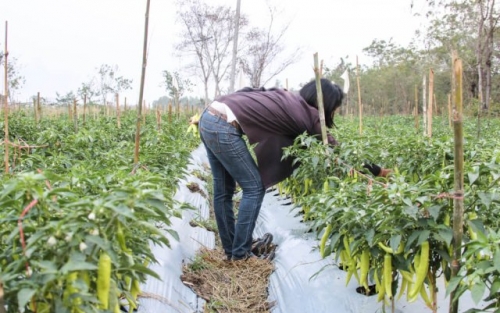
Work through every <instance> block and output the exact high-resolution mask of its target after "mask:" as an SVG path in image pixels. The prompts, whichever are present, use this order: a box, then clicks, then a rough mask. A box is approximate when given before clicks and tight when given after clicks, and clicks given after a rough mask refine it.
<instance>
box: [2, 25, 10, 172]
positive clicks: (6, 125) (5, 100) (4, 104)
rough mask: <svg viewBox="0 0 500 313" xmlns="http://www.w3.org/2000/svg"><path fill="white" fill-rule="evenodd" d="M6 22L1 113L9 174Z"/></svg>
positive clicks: (6, 164) (6, 27)
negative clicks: (3, 88) (2, 115)
mask: <svg viewBox="0 0 500 313" xmlns="http://www.w3.org/2000/svg"><path fill="white" fill-rule="evenodd" d="M8 26H9V25H8V22H7V21H5V50H4V51H5V52H4V54H3V56H4V59H5V61H4V68H5V78H4V83H5V86H4V87H5V92H4V96H3V113H4V116H5V117H4V121H3V123H4V125H3V126H4V133H5V139H4V142H5V145H4V147H5V148H4V151H5V153H4V156H3V157H4V163H5V174H8V173H9V103H8V100H7V98H8V93H9V87H8V86H9V84H8V76H7V69H8V67H7V58H8V56H9V51H8V50H7V34H8Z"/></svg>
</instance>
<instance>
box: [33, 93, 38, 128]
mask: <svg viewBox="0 0 500 313" xmlns="http://www.w3.org/2000/svg"><path fill="white" fill-rule="evenodd" d="M33 113H35V125H36V126H38V111H37V107H36V99H35V98H33Z"/></svg>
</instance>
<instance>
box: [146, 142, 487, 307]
mask: <svg viewBox="0 0 500 313" xmlns="http://www.w3.org/2000/svg"><path fill="white" fill-rule="evenodd" d="M191 159H192V164H191V165H190V166H189V168H188V173H191V171H192V170H193V169H198V170H202V171H204V164H205V166H206V164H208V160H207V156H206V152H205V149H204V147H203V146H200V147H198V148H197V149H196V150H195V151H194V152H193V153H192V155H191ZM187 182H197V183H198V184H199V185H200V188H202V189H203V190H204V191H205V192H207V191H206V190H205V189H206V186H205V184H204V182H203V181H200V180H199V179H197V178H196V177H194V176H188V177H187V178H186V179H185V181H182V182H181V183H180V184H179V190H178V192H177V195H176V199H177V200H179V201H181V202H187V203H190V204H191V205H192V206H194V207H196V208H198V210H197V211H196V212H191V211H186V212H184V214H183V218H182V220H181V219H176V220H174V223H173V225H172V227H173V229H174V230H176V231H177V232H178V233H179V236H180V241H179V242H175V241H172V248H171V249H169V248H158V247H154V249H155V251H154V252H155V256H156V257H157V258H158V259H159V260H160V264H159V265H155V266H151V269H152V270H154V271H156V272H157V273H158V274H159V275H160V276H161V277H162V281H158V280H156V279H153V278H150V279H149V280H148V281H147V282H146V284H145V285H143V286H142V289H143V291H144V292H145V297H141V298H140V307H139V312H147V313H149V312H166V313H169V312H182V313H184V312H190V313H197V312H203V305H204V300H202V299H200V298H198V297H197V296H196V295H195V294H194V293H193V292H192V291H191V290H190V289H189V288H187V287H186V286H185V285H183V284H182V282H181V280H180V275H181V274H182V264H183V262H189V260H190V259H192V258H193V257H194V255H195V252H196V250H197V249H199V248H200V247H201V246H202V245H203V246H207V247H213V246H214V234H213V233H210V232H207V231H206V230H204V229H201V228H197V227H194V228H193V227H191V226H189V221H190V220H191V219H192V218H197V217H202V218H208V203H207V200H206V199H205V198H204V197H202V196H201V195H200V194H198V193H191V191H189V190H188V189H187V188H186V187H185V185H186V183H187ZM299 211H300V208H298V207H294V206H293V204H290V200H287V199H283V198H281V197H280V196H278V195H277V191H270V192H268V193H266V196H265V198H264V201H263V204H262V208H261V211H260V214H259V218H258V220H257V225H256V228H255V231H254V238H256V237H262V235H263V234H265V233H267V232H269V233H272V234H273V236H274V239H273V243H275V244H277V245H278V248H277V250H276V257H275V259H274V261H273V262H274V265H275V271H274V272H273V273H272V274H271V276H270V283H269V301H273V302H275V306H274V307H273V309H272V313H332V312H335V313H351V312H352V313H378V312H384V309H385V312H391V309H392V308H391V306H390V304H389V303H387V304H385V308H384V307H383V306H384V304H383V303H382V302H377V296H376V295H375V296H369V297H368V296H365V295H361V294H359V293H357V292H356V288H357V287H358V284H357V281H356V279H355V278H354V277H353V278H352V279H351V281H350V282H349V284H347V286H346V284H345V281H346V275H347V273H346V272H344V271H342V270H341V269H339V268H338V267H337V266H336V265H335V261H334V258H333V257H328V258H326V259H321V257H320V254H319V251H318V249H317V247H318V243H319V238H317V235H316V234H315V233H314V232H308V229H309V228H308V226H307V224H306V223H302V222H301V216H299V215H297V213H298V212H299ZM438 288H439V292H438V300H437V303H438V310H437V312H440V313H445V312H448V308H449V297H447V298H445V297H444V295H445V290H446V288H445V286H444V283H443V281H442V279H439V283H438ZM483 305H484V303H480V304H478V305H477V306H476V307H482V306H483ZM472 307H474V305H473V302H472V299H471V297H470V293H465V294H464V295H462V296H461V297H460V309H459V312H465V311H466V310H467V309H469V308H472ZM394 312H397V313H403V312H404V313H423V312H431V310H430V309H429V308H427V307H426V305H425V303H424V302H423V300H422V299H420V298H419V299H418V300H416V301H415V302H412V303H409V302H408V301H406V295H403V296H402V297H401V299H399V300H398V301H396V302H395V308H394ZM249 313H251V312H249Z"/></svg>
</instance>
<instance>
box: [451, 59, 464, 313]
mask: <svg viewBox="0 0 500 313" xmlns="http://www.w3.org/2000/svg"><path fill="white" fill-rule="evenodd" d="M452 86H453V133H454V141H455V151H454V152H455V170H454V172H455V184H454V189H455V194H454V197H453V255H452V261H451V266H450V268H451V279H453V277H456V276H457V274H458V271H459V270H460V266H461V264H460V260H461V259H462V233H463V223H464V221H463V215H464V150H463V148H464V147H463V142H464V134H463V116H462V60H461V59H459V58H458V55H457V53H456V52H453V85H452ZM453 298H455V290H453V291H452V292H451V293H450V311H449V312H450V313H457V312H458V299H457V300H456V301H453V300H454V299H453Z"/></svg>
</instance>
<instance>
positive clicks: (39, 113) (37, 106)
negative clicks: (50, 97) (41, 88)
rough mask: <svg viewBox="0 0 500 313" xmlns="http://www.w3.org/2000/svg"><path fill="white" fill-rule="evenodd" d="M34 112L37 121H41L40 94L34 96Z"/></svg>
mask: <svg viewBox="0 0 500 313" xmlns="http://www.w3.org/2000/svg"><path fill="white" fill-rule="evenodd" d="M36 110H37V113H38V121H41V120H42V105H41V104H40V92H37V95H36Z"/></svg>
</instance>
